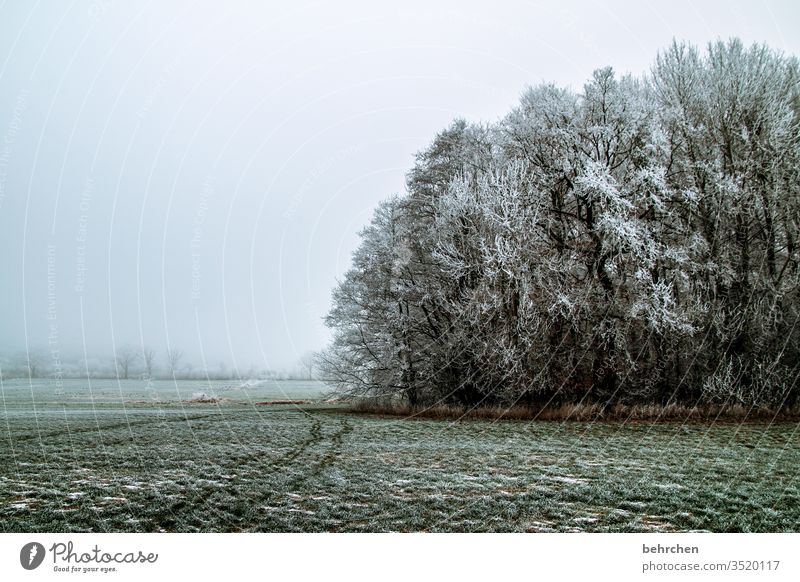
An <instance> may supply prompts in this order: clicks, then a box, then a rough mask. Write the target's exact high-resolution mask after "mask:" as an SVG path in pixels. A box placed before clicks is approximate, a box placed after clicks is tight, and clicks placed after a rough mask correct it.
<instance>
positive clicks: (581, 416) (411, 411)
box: [350, 400, 800, 422]
mask: <svg viewBox="0 0 800 582" xmlns="http://www.w3.org/2000/svg"><path fill="white" fill-rule="evenodd" d="M350 411H351V412H355V413H361V414H374V415H380V416H402V417H406V418H433V419H442V420H445V419H449V420H561V421H563V420H573V421H581V422H587V421H599V420H617V421H618V420H624V421H687V420H691V421H712V420H713V421H737V422H742V421H748V420H781V421H786V420H800V406H795V407H793V408H791V409H784V410H782V411H780V412H777V411H774V410H768V409H764V408H759V409H754V408H745V407H744V406H742V405H740V404H735V405H729V406H720V405H712V404H703V405H696V406H688V405H685V404H668V405H659V404H611V405H602V404H597V403H576V404H562V405H560V406H545V407H530V406H512V407H508V408H503V407H491V406H482V407H476V408H461V407H458V406H452V405H443V404H440V405H436V406H429V407H416V408H412V407H410V406H408V405H393V404H386V403H380V402H375V401H373V400H357V401H354V402H353V403H352V404H351V407H350Z"/></svg>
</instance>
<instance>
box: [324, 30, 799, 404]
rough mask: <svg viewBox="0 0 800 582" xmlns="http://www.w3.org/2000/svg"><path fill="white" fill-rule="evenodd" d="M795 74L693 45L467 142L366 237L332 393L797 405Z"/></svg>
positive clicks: (780, 62) (545, 93)
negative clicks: (641, 70) (639, 72)
mask: <svg viewBox="0 0 800 582" xmlns="http://www.w3.org/2000/svg"><path fill="white" fill-rule="evenodd" d="M798 73H799V69H798V60H797V58H796V57H794V56H785V55H783V54H781V53H779V52H776V51H774V50H771V49H770V48H768V47H766V46H763V45H753V46H751V47H745V46H744V45H743V44H742V42H741V41H739V40H737V39H733V40H729V41H727V42H722V41H720V42H716V43H713V44H710V45H709V46H708V48H707V50H706V51H703V52H701V51H700V50H698V49H697V48H696V47H694V46H691V45H688V44H684V43H679V42H674V43H673V44H672V46H670V47H669V48H668V49H667V50H665V51H662V52H661V53H660V54H659V55H658V56H657V58H656V60H655V63H654V64H653V66H652V68H651V70H650V72H649V73H648V74H646V75H643V76H640V77H635V76H631V75H625V76H621V77H619V76H617V75H616V74H615V73H614V71H613V70H612V69H611V68H604V69H599V70H597V71H595V72H594V74H593V75H592V77H591V79H589V80H588V82H587V83H586V84H585V85H584V87H583V90H582V91H580V92H574V91H571V90H567V89H564V88H560V87H556V86H554V85H548V84H544V85H540V86H536V87H533V88H530V89H529V90H527V91H526V92H525V93H524V94H523V95H522V97H521V99H520V101H519V104H518V105H517V106H516V107H515V108H514V109H513V110H512V111H511V112H510V113H509V114H508V115H506V116H505V117H504V118H502V119H501V120H499V121H498V122H496V123H491V124H475V123H468V122H466V121H464V120H457V121H455V122H454V123H453V124H452V125H451V126H450V127H448V128H446V129H445V130H444V131H442V132H440V133H439V134H438V135H437V136H436V137H435V139H434V140H433V142H432V143H431V144H430V146H429V147H428V148H427V149H425V150H424V151H422V152H420V153H419V154H418V155H417V157H416V162H415V164H414V166H413V168H412V169H411V170H410V172H409V173H408V175H407V192H406V193H405V194H404V195H402V196H395V197H392V198H390V199H388V200H386V201H385V202H383V203H381V204H380V205H379V206H378V207H377V209H376V210H375V213H374V216H373V218H372V221H371V223H370V224H369V225H368V226H367V227H366V228H365V229H364V230H363V231H362V232H361V242H360V246H359V247H358V248H357V250H356V251H355V252H354V254H353V258H352V267H351V269H350V270H349V271H348V272H347V273H346V275H345V276H344V278H343V279H342V280H341V281H340V282H339V284H338V285H337V287H336V288H335V290H334V292H333V297H332V308H331V310H330V312H329V313H328V315H327V317H326V323H327V325H328V326H329V327H330V328H331V329H332V331H333V340H332V343H331V345H330V346H329V347H328V349H327V350H325V351H324V352H323V353H321V354H320V356H319V364H320V369H321V370H322V374H323V375H324V377H325V379H326V380H327V381H328V382H330V383H332V384H334V385H335V386H336V387H337V388H338V390H340V391H341V392H343V393H345V394H349V395H353V396H362V397H371V398H378V399H381V400H383V401H388V402H403V403H406V404H410V405H411V406H427V405H432V404H442V403H444V404H454V405H458V406H465V407H470V406H478V405H503V406H507V405H514V404H521V405H532V404H554V405H557V404H563V403H570V402H578V401H582V402H587V401H590V402H604V403H610V402H620V403H658V404H668V403H676V402H680V403H699V402H716V403H720V404H742V405H745V406H757V407H769V408H776V409H777V408H782V407H786V406H789V405H792V404H794V403H796V402H797V401H798V394H799V393H800V390H798V387H797V382H798V376H799V373H798V372H799V368H798V366H799V365H800V330H799V329H798V307H799V306H800V304H798V288H799V287H798V284H799V283H800V271H798V260H799V259H800V257H799V256H798V244H800V241H798V223H800V208H799V207H798V206H799V203H800V198H798V188H799V187H800V175H798V174H799V173H800V164H799V163H798V162H800V148H799V147H798V146H799V145H800V118H799V114H800V90H799V85H798V79H800V76H799V74H798Z"/></svg>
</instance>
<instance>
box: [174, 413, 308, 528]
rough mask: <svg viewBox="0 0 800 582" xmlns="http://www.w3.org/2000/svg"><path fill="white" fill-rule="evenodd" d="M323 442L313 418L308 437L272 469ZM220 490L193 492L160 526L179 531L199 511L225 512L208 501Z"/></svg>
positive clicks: (256, 459) (257, 458) (256, 457)
mask: <svg viewBox="0 0 800 582" xmlns="http://www.w3.org/2000/svg"><path fill="white" fill-rule="evenodd" d="M321 440H322V422H321V421H320V420H319V418H318V417H316V416H312V423H311V427H310V428H309V431H308V436H307V437H306V438H305V439H303V440H302V441H300V442H299V443H297V445H296V446H295V447H294V448H293V449H292V450H290V451H289V452H288V453H286V454H284V455H283V456H281V457H278V459H276V460H275V461H273V462H272V463H270V465H269V466H270V467H271V468H273V469H274V471H276V472H277V471H281V470H283V469H286V468H288V467H290V466H292V465H293V464H295V463H294V461H295V460H296V459H298V458H299V457H301V455H303V454H304V453H305V452H306V451H307V450H308V449H309V448H310V447H312V446H314V445H315V444H317V443H318V442H320V441H321ZM269 453H270V451H269V450H263V449H262V450H260V451H258V452H256V453H254V454H253V455H251V456H250V457H249V458H248V459H246V460H245V461H244V462H239V461H236V462H235V465H234V466H241V465H252V464H253V463H260V462H261V461H262V460H263V459H264V457H268V456H269ZM218 490H219V488H218V487H215V486H209V485H206V486H201V487H200V488H199V489H197V490H195V491H193V492H192V493H193V494H192V495H191V497H189V496H187V497H184V498H183V499H179V500H177V501H176V502H175V503H173V504H172V505H171V506H170V508H169V509H168V510H167V514H168V515H169V516H170V517H169V518H168V519H167V520H161V523H160V524H159V525H161V526H166V527H170V528H172V527H175V528H177V529H178V530H181V529H182V528H183V527H185V525H187V523H186V522H187V521H188V519H189V518H190V516H192V515H193V514H195V513H196V512H197V511H206V512H208V511H209V510H211V511H224V510H225V509H227V508H214V507H212V508H209V507H208V504H207V502H208V499H209V498H210V497H211V496H212V495H214V493H216V492H217V491H218ZM182 517H185V518H187V519H186V520H182V519H181V518H182Z"/></svg>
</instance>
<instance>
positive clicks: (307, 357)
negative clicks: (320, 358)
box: [300, 352, 317, 380]
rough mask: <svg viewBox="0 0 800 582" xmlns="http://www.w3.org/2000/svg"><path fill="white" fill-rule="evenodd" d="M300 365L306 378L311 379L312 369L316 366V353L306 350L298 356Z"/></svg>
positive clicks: (312, 377) (312, 375) (312, 376)
mask: <svg viewBox="0 0 800 582" xmlns="http://www.w3.org/2000/svg"><path fill="white" fill-rule="evenodd" d="M300 367H301V368H302V369H303V373H304V375H305V377H306V380H313V379H314V370H315V369H316V367H317V355H316V354H315V353H314V352H306V353H305V354H303V355H302V356H300Z"/></svg>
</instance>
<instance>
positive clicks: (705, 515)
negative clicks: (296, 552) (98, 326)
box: [0, 380, 800, 532]
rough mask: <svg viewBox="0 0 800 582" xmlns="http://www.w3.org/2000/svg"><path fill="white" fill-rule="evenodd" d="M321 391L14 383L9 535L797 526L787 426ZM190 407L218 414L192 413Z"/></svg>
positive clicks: (3, 408) (3, 515)
mask: <svg viewBox="0 0 800 582" xmlns="http://www.w3.org/2000/svg"><path fill="white" fill-rule="evenodd" d="M326 392H327V388H326V387H325V386H324V385H322V384H320V383H316V382H297V381H291V382H276V381H266V382H253V383H249V384H243V383H241V382H212V383H208V382H198V381H178V382H167V381H160V382H153V383H148V382H145V381H142V380H129V381H123V382H117V381H116V380H114V381H110V380H96V381H92V382H91V387H90V386H89V384H88V383H87V382H86V381H65V382H64V385H63V387H61V389H58V390H57V386H56V385H55V383H53V382H48V381H44V380H38V381H34V382H33V383H29V382H28V381H27V380H25V381H17V380H15V381H4V382H3V385H2V396H3V400H2V402H0V416H2V418H0V426H2V428H1V429H0V431H1V432H2V439H3V441H4V443H3V447H1V448H0V524H2V530H3V531H72V532H82V531H111V532H141V531H147V532H151V531H180V532H192V531H223V532H229V531H279V532H294V531H317V532H319V531H355V532H371V531H530V532H536V531H543V532H546V531H696V530H701V531H718V532H727V531H796V530H797V524H798V523H800V484H798V480H797V467H798V465H800V454H799V453H798V444H800V435H798V430H797V429H798V425H797V424H796V423H767V422H763V423H739V424H736V423H679V422H674V423H658V424H652V423H649V422H636V423H634V422H629V423H626V422H621V421H620V422H607V423H583V422H556V421H549V422H519V421H501V422H489V421H473V420H470V421H461V422H458V421H455V422H454V421H436V420H418V419H401V418H382V417H378V416H370V415H365V414H354V413H350V412H348V411H347V410H346V409H345V408H344V407H343V405H341V404H332V403H327V402H325V394H326ZM198 394H201V395H205V396H207V397H210V398H212V399H213V398H216V399H217V400H212V401H206V402H191V401H192V400H193V399H194V400H197V399H198ZM279 400H292V401H309V403H307V404H302V405H281V404H274V402H275V401H279ZM259 402H272V403H273V404H269V405H260V404H258V403H259Z"/></svg>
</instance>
